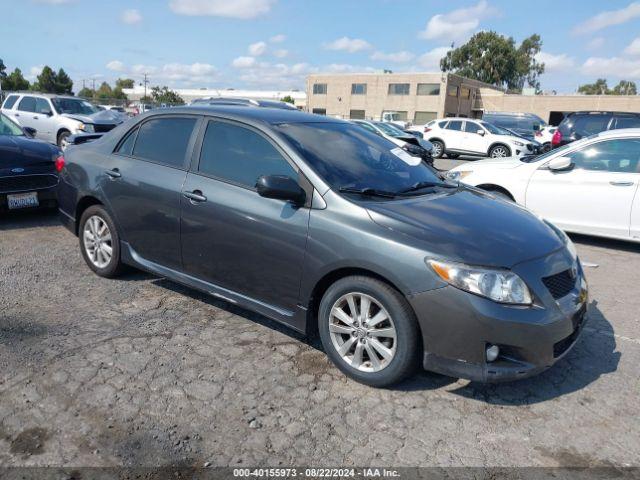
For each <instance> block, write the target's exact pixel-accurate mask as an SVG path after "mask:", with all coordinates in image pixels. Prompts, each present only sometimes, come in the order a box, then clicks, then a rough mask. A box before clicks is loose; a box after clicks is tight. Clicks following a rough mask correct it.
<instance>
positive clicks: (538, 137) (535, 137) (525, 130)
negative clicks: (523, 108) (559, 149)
mask: <svg viewBox="0 0 640 480" xmlns="http://www.w3.org/2000/svg"><path fill="white" fill-rule="evenodd" d="M482 120H484V121H485V122H488V123H491V124H493V125H495V126H496V127H502V128H505V129H507V130H509V131H511V132H513V133H515V134H516V135H519V136H521V137H524V138H526V139H527V140H529V141H531V142H538V143H540V145H541V148H540V150H541V151H543V152H545V151H548V150H550V149H551V139H552V138H553V133H554V132H555V130H553V131H551V130H550V129H549V125H547V122H545V121H544V120H543V119H542V118H540V117H539V116H538V115H536V114H534V113H525V112H493V111H489V112H484V114H483V115H482Z"/></svg>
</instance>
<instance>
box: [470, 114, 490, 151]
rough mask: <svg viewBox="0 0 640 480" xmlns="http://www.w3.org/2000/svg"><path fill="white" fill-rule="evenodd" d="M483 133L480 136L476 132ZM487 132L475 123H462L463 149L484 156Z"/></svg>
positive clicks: (486, 148)
mask: <svg viewBox="0 0 640 480" xmlns="http://www.w3.org/2000/svg"><path fill="white" fill-rule="evenodd" d="M479 131H480V132H484V133H483V134H482V135H480V134H479V133H478V132H479ZM486 134H487V131H486V130H485V129H484V128H482V127H481V126H480V124H479V123H477V122H471V121H469V120H467V121H465V122H464V149H465V150H469V151H471V152H475V153H483V154H486V153H487V150H488V145H487V143H488V142H487V139H486V138H485V135H486Z"/></svg>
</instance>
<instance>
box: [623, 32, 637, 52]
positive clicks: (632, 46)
mask: <svg viewBox="0 0 640 480" xmlns="http://www.w3.org/2000/svg"><path fill="white" fill-rule="evenodd" d="M624 53H626V54H627V55H633V56H638V55H640V37H638V38H635V39H634V40H633V42H631V43H630V44H629V45H627V48H625V49H624Z"/></svg>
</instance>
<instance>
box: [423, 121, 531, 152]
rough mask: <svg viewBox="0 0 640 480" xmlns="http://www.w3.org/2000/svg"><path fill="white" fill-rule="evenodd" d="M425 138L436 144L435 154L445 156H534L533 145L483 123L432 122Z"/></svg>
mask: <svg viewBox="0 0 640 480" xmlns="http://www.w3.org/2000/svg"><path fill="white" fill-rule="evenodd" d="M424 136H425V138H426V139H428V140H429V141H430V142H431V143H432V144H433V152H432V155H433V157H434V158H440V157H442V156H443V155H444V154H445V153H446V154H447V155H448V156H449V157H450V158H451V157H453V158H455V155H470V156H476V157H492V158H503V157H512V156H513V157H522V156H523V155H531V154H533V153H534V150H535V148H534V145H533V143H532V142H530V141H528V140H525V139H523V138H521V137H516V136H514V135H507V134H506V132H505V131H504V130H502V129H500V128H497V127H495V126H494V125H492V124H490V123H487V122H485V121H483V120H472V119H469V118H444V119H439V120H432V121H431V122H429V123H427V124H426V125H425V126H424Z"/></svg>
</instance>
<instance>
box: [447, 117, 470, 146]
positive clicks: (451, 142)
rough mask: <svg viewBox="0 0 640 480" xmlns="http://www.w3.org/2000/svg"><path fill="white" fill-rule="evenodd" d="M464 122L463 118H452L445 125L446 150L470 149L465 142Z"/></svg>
mask: <svg viewBox="0 0 640 480" xmlns="http://www.w3.org/2000/svg"><path fill="white" fill-rule="evenodd" d="M463 124H464V122H463V121H462V120H450V121H449V123H448V124H447V126H446V127H445V131H446V135H445V139H444V142H445V149H446V150H463V151H464V150H468V148H466V147H465V143H464V131H463V130H462V127H463Z"/></svg>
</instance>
